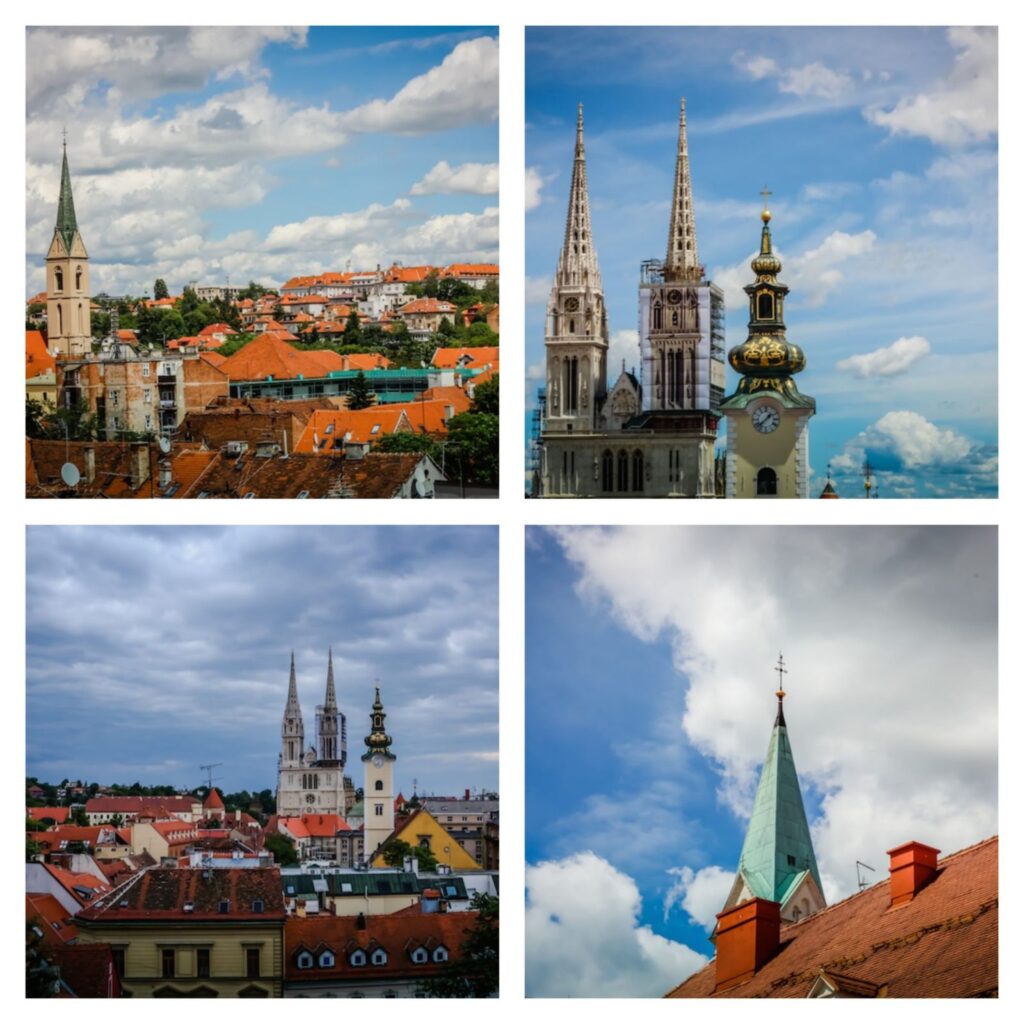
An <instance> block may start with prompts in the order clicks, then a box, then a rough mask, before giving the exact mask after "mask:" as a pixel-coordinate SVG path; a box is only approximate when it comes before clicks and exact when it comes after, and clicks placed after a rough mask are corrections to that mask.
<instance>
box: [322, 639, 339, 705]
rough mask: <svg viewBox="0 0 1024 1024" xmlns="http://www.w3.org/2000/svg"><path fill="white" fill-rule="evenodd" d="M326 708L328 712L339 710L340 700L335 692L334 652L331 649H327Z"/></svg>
mask: <svg viewBox="0 0 1024 1024" xmlns="http://www.w3.org/2000/svg"><path fill="white" fill-rule="evenodd" d="M324 708H325V710H327V711H337V710H338V698H337V695H336V694H335V692H334V652H333V651H332V650H331V648H330V647H328V648H327V695H326V697H325V698H324Z"/></svg>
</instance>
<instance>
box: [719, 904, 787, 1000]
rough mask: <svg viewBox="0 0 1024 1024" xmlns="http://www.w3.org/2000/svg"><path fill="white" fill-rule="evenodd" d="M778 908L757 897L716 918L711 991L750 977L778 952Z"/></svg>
mask: <svg viewBox="0 0 1024 1024" xmlns="http://www.w3.org/2000/svg"><path fill="white" fill-rule="evenodd" d="M779 909H780V908H779V904H778V903H773V902H772V901H771V900H762V899H759V898H757V897H754V899H750V900H747V901H746V902H745V903H737V904H736V906H735V907H730V908H729V909H728V910H723V911H722V913H720V914H719V915H718V927H717V928H716V929H715V991H716V992H720V991H721V990H722V989H724V988H731V987H732V986H733V985H738V984H739V983H740V982H741V981H746V980H747V979H748V978H752V977H753V976H754V972H755V971H757V970H758V969H759V968H761V967H762V966H763V965H764V964H766V963H767V962H768V961H769V960H770V959H771V958H772V956H774V954H775V951H776V950H777V949H778V948H779Z"/></svg>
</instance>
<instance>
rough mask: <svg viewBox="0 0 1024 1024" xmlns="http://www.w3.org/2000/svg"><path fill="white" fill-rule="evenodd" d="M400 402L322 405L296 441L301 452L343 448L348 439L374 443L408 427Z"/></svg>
mask: <svg viewBox="0 0 1024 1024" xmlns="http://www.w3.org/2000/svg"><path fill="white" fill-rule="evenodd" d="M409 429H410V424H409V420H408V417H407V416H406V415H405V410H404V408H403V407H402V406H400V405H373V406H370V408H368V409H336V410H327V409H322V410H318V411H317V412H314V413H313V415H312V416H311V417H310V418H309V422H308V423H307V424H306V429H305V430H304V431H303V432H302V436H301V437H300V438H299V440H298V441H297V442H296V444H295V451H296V452H298V453H300V454H301V453H306V454H310V453H313V452H317V453H321V454H322V453H324V452H335V451H341V450H343V449H344V447H345V443H346V442H351V443H353V444H372V443H373V442H374V441H377V440H379V439H380V438H382V437H384V436H385V435H386V434H397V433H399V432H400V431H402V430H409Z"/></svg>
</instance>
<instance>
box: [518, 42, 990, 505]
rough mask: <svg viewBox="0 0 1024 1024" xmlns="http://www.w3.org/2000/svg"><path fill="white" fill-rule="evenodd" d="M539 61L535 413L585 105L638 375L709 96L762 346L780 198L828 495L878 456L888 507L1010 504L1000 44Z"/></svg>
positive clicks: (729, 49)
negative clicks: (640, 305)
mask: <svg viewBox="0 0 1024 1024" xmlns="http://www.w3.org/2000/svg"><path fill="white" fill-rule="evenodd" d="M526 55H527V67H526V80H527V92H526V118H527V131H526V156H527V209H528V213H527V231H526V259H527V302H528V307H527V338H528V341H527V365H528V368H529V371H528V382H527V391H528V403H530V404H532V402H533V400H534V395H535V391H536V387H537V384H538V383H539V380H540V376H541V371H542V369H543V334H544V324H543V317H544V307H545V303H546V301H547V297H548V294H549V291H550V286H551V279H552V275H553V273H554V268H555V264H556V262H557V257H558V250H559V246H560V244H561V235H562V231H563V228H564V210H565V205H566V201H567V195H568V191H567V190H568V184H569V172H570V168H571V161H572V147H573V132H574V125H575V117H576V104H577V103H578V102H582V103H583V104H584V113H585V119H586V145H587V172H588V178H589V184H590V196H591V208H592V218H593V225H594V235H595V244H596V248H597V253H598V259H599V262H600V267H601V273H602V277H603V281H604V288H605V295H606V300H607V305H608V309H609V321H610V329H611V333H612V349H611V353H610V358H609V371H610V372H611V373H613V374H614V373H617V372H618V369H619V367H620V366H621V360H622V359H623V358H625V359H626V364H627V366H631V365H635V364H636V363H637V362H638V355H637V353H636V341H635V332H636V326H637V325H636V317H637V283H638V270H639V264H640V262H641V260H643V259H646V258H649V257H659V258H663V257H664V246H665V237H666V234H667V227H668V220H667V219H668V208H669V200H670V197H671V190H672V175H673V171H674V161H675V139H676V133H677V124H678V112H679V99H680V97H682V96H685V97H686V101H687V122H688V134H689V141H690V161H691V168H692V173H693V184H694V201H695V207H696V217H697V234H698V244H699V251H700V255H701V259H702V262H704V264H705V265H706V267H707V269H708V273H709V275H710V276H711V277H712V279H713V280H714V281H715V282H716V283H718V284H719V285H720V286H722V287H723V288H724V289H725V291H726V301H727V305H728V319H727V344H728V346H729V347H732V346H734V345H737V344H739V343H741V342H742V341H743V339H744V338H745V337H746V322H747V308H746V297H745V295H744V294H743V292H742V287H743V285H744V284H747V283H748V282H749V281H750V280H752V276H753V275H752V272H751V270H750V267H749V261H750V258H751V256H752V255H753V253H754V252H755V251H756V249H757V245H758V242H759V237H760V221H759V219H758V213H759V211H760V209H761V197H760V195H759V194H758V193H759V192H760V190H761V189H762V188H763V187H764V186H765V184H767V186H768V188H769V189H771V190H772V192H773V195H772V197H771V208H772V210H773V214H774V219H773V222H772V228H773V238H774V242H775V247H776V251H777V252H778V253H779V254H780V255H781V257H782V261H783V271H782V274H781V279H782V280H783V281H784V282H785V283H787V284H789V285H790V287H791V289H792V291H791V294H790V299H789V302H788V303H787V310H786V313H787V326H788V334H789V337H790V338H791V339H792V340H793V341H796V342H797V343H798V344H800V345H801V346H802V347H803V349H804V351H805V352H806V355H807V360H808V367H807V369H806V370H805V371H804V372H803V373H802V374H801V375H800V378H799V386H800V389H801V390H802V391H803V392H804V393H806V394H810V395H813V396H814V397H816V398H817V399H818V415H817V416H816V417H815V418H814V420H813V421H812V424H811V462H812V467H813V469H814V472H815V474H816V480H815V486H817V485H818V484H820V483H823V482H824V476H825V471H826V467H827V465H828V463H829V462H831V463H832V467H833V476H834V478H835V479H836V481H837V485H838V490H839V491H840V493H841V495H843V496H849V497H854V496H857V495H860V494H862V493H863V491H862V490H861V488H860V484H861V479H860V476H859V467H860V465H861V463H862V462H863V458H864V455H865V454H867V455H868V456H869V458H870V459H871V462H872V464H873V465H875V466H877V467H878V470H879V472H878V480H879V483H880V486H881V494H882V496H883V497H911V496H916V497H975V496H993V495H994V494H995V486H996V442H997V409H996V346H997V327H996V309H997V307H996V269H997V262H996V241H997V209H996V192H997V180H996V159H997V121H996V117H997V114H996V36H995V30H983V29H950V30H946V29H941V28H933V29H922V28H906V29H902V28H901V29H896V28H885V29H873V28H819V29H803V28H782V27H775V28H759V29H746V28H667V29H664V28H659V29H646V28H615V29H604V28H576V29H556V28H531V29H528V31H527V47H526ZM728 373H729V386H730V388H731V386H732V385H733V384H734V383H735V380H736V375H735V374H734V373H733V372H732V371H731V370H729V371H728Z"/></svg>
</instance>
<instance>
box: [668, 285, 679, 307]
mask: <svg viewBox="0 0 1024 1024" xmlns="http://www.w3.org/2000/svg"><path fill="white" fill-rule="evenodd" d="M667 298H668V301H669V305H672V306H678V305H679V303H680V302H682V301H683V293H682V292H681V291H679V289H678V288H673V289H672V291H670V292H669V293H668V296H667Z"/></svg>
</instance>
